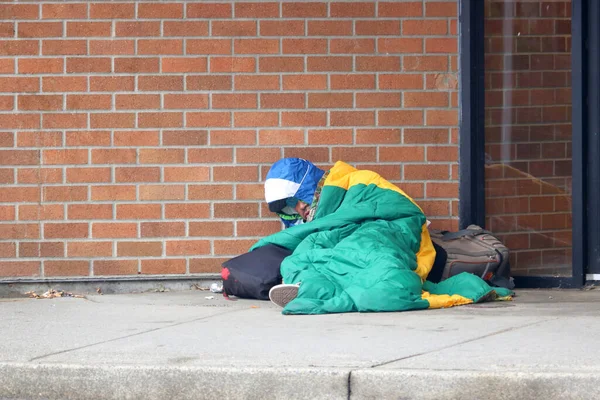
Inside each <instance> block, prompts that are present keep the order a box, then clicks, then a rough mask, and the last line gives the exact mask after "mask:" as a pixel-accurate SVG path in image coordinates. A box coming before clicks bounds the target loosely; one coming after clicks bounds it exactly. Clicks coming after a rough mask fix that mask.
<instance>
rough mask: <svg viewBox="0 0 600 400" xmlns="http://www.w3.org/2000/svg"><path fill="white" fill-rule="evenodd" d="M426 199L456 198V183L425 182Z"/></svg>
mask: <svg viewBox="0 0 600 400" xmlns="http://www.w3.org/2000/svg"><path fill="white" fill-rule="evenodd" d="M426 185H427V189H426V190H427V197H428V198H452V199H455V198H458V184H457V183H441V182H427V183H426Z"/></svg>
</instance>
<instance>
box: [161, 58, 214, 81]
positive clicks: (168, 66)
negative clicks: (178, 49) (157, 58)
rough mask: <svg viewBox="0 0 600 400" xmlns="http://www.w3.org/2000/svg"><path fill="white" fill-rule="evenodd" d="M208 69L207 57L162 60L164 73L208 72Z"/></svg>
mask: <svg viewBox="0 0 600 400" xmlns="http://www.w3.org/2000/svg"><path fill="white" fill-rule="evenodd" d="M206 68H207V59H206V57H195V58H192V57H186V58H167V57H165V58H163V59H162V72H206V71H207V69H206ZM190 78H192V77H190Z"/></svg>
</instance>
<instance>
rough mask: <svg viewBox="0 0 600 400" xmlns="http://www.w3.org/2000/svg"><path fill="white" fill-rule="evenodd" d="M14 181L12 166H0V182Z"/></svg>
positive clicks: (9, 182) (8, 182)
mask: <svg viewBox="0 0 600 400" xmlns="http://www.w3.org/2000/svg"><path fill="white" fill-rule="evenodd" d="M14 182H15V178H14V173H13V169H12V168H10V169H9V168H0V183H5V184H11V183H14Z"/></svg>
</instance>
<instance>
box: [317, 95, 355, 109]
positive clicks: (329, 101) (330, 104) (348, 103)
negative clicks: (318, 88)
mask: <svg viewBox="0 0 600 400" xmlns="http://www.w3.org/2000/svg"><path fill="white" fill-rule="evenodd" d="M353 103H354V95H353V94H352V93H336V92H329V93H309V95H308V108H351V107H353Z"/></svg>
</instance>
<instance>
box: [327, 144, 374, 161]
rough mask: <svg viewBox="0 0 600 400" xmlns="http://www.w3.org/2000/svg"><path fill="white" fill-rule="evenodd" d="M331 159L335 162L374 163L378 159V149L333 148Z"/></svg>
mask: <svg viewBox="0 0 600 400" xmlns="http://www.w3.org/2000/svg"><path fill="white" fill-rule="evenodd" d="M331 158H332V159H333V160H345V161H348V162H353V161H362V162H365V161H368V162H374V161H376V159H377V148H376V147H357V146H353V147H333V148H332V149H331Z"/></svg>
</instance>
